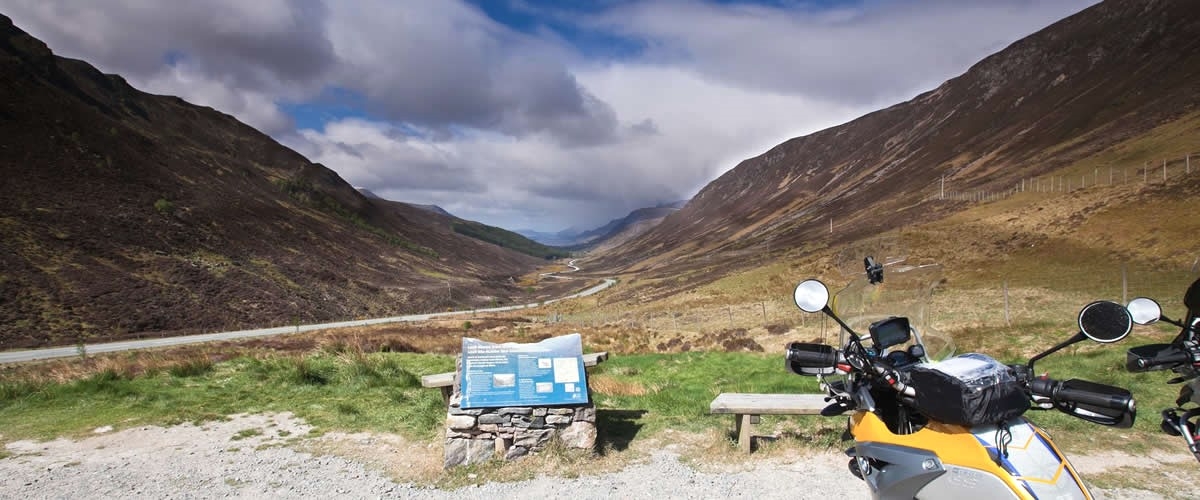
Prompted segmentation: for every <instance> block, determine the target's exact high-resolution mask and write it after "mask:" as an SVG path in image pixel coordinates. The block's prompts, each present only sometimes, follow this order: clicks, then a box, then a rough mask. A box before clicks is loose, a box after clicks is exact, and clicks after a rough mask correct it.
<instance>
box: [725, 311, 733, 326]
mask: <svg viewBox="0 0 1200 500" xmlns="http://www.w3.org/2000/svg"><path fill="white" fill-rule="evenodd" d="M725 307H726V310H727V311H729V328H731V329H732V328H733V306H725Z"/></svg>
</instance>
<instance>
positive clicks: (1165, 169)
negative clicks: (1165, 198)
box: [1163, 160, 1167, 184]
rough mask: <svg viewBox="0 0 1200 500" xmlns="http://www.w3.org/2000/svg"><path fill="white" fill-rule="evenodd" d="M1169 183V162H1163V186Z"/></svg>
mask: <svg viewBox="0 0 1200 500" xmlns="http://www.w3.org/2000/svg"><path fill="white" fill-rule="evenodd" d="M1166 183H1167V160H1163V184H1166Z"/></svg>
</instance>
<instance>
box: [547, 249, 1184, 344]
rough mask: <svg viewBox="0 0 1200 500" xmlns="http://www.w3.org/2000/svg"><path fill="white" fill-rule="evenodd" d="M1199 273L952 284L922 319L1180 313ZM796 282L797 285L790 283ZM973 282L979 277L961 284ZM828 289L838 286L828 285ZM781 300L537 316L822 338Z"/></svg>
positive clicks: (1159, 271) (826, 329)
mask: <svg viewBox="0 0 1200 500" xmlns="http://www.w3.org/2000/svg"><path fill="white" fill-rule="evenodd" d="M1198 276H1200V259H1197V261H1196V262H1195V263H1193V264H1192V265H1191V266H1178V265H1176V266H1158V267H1153V266H1147V265H1140V266H1138V265H1129V264H1117V265H1095V266H1088V265H1081V266H1079V267H1076V268H1072V269H1057V270H1055V271H1054V274H1053V275H1052V276H1051V275H1046V274H1042V273H1030V274H1010V275H1007V276H1002V277H1000V278H999V279H996V280H994V283H993V284H991V285H986V286H981V285H973V286H970V287H969V288H959V287H956V286H954V284H953V283H943V284H941V285H938V286H936V287H934V290H933V293H932V294H931V298H930V300H929V307H928V311H927V318H928V321H929V322H930V324H931V325H932V326H935V327H937V328H939V329H942V330H949V331H953V330H958V329H964V328H965V329H980V328H989V327H1011V326H1020V325H1029V324H1052V325H1067V324H1071V323H1073V322H1074V321H1075V319H1076V316H1077V315H1078V313H1079V310H1080V309H1082V308H1083V306H1084V305H1086V304H1088V303H1090V302H1093V301H1096V300H1111V301H1114V302H1118V303H1121V304H1125V303H1128V302H1129V300H1132V299H1133V298H1135V297H1139V296H1143V297H1151V298H1154V299H1155V300H1157V301H1158V302H1159V303H1160V304H1162V306H1163V310H1164V313H1165V314H1167V315H1168V316H1171V317H1179V316H1182V315H1183V313H1184V307H1183V304H1182V297H1183V293H1184V291H1185V290H1187V288H1188V286H1189V285H1190V284H1191V283H1192V282H1193V281H1195V280H1196V278H1197V277H1198ZM795 281H799V278H797V279H796V280H795ZM964 281H968V282H973V283H978V282H979V280H970V279H967V280H964ZM827 284H828V285H829V286H830V287H831V289H832V290H831V291H832V292H835V293H836V291H837V288H838V286H839V285H840V284H838V283H827ZM779 295H780V297H778V298H774V299H763V300H756V301H745V302H741V303H737V304H728V305H708V306H697V307H693V308H687V309H682V308H681V309H679V310H665V311H629V310H627V309H624V308H618V307H616V306H602V307H598V308H596V309H594V310H591V311H586V312H580V313H573V314H565V313H558V312H555V313H550V314H549V315H547V316H546V317H544V318H542V319H544V320H545V321H547V322H550V323H560V324H564V325H569V326H576V327H578V326H591V327H603V326H613V327H622V328H628V329H635V330H637V329H641V330H654V331H661V332H679V333H698V334H713V333H718V332H722V331H726V330H738V329H745V330H754V329H763V330H765V331H766V332H768V333H769V334H772V335H778V334H781V333H784V332H791V333H792V334H793V335H800V336H802V337H804V338H809V337H814V338H821V337H824V336H825V335H829V334H830V333H832V334H833V335H836V326H835V325H833V324H831V323H830V322H828V321H827V320H826V319H825V316H824V315H821V314H805V313H803V312H801V311H800V310H799V309H798V308H797V307H796V306H795V304H793V303H792V302H791V291H790V290H780V293H779Z"/></svg>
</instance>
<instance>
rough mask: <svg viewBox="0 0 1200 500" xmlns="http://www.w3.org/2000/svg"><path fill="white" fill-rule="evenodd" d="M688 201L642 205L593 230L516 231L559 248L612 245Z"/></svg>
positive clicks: (650, 224) (638, 232) (639, 231)
mask: <svg viewBox="0 0 1200 500" xmlns="http://www.w3.org/2000/svg"><path fill="white" fill-rule="evenodd" d="M686 203H687V200H683V201H676V202H672V203H660V204H659V205H657V206H654V207H646V208H639V209H637V210H634V211H632V212H630V213H629V214H628V215H626V216H625V217H621V218H619V219H613V220H611V221H608V223H607V224H605V225H603V226H600V227H597V228H593V229H578V228H573V227H572V228H568V229H564V230H562V231H559V232H557V233H546V232H540V231H534V230H532V229H518V230H517V231H516V232H517V233H519V234H521V235H522V236H525V237H527V238H529V239H532V240H534V241H537V242H539V243H544V244H546V245H553V246H559V247H571V248H576V249H593V248H598V247H600V246H602V245H603V246H604V247H606V248H607V247H609V246H613V245H615V243H606V242H619V241H625V240H627V239H629V238H632V237H633V236H635V235H637V234H640V233H642V232H644V231H646V230H647V229H649V228H651V227H654V225H655V224H657V223H658V222H659V221H661V220H662V219H663V218H664V217H666V216H667V215H670V214H671V213H673V212H675V211H676V210H678V209H679V208H680V207H682V206H683V205H684V204H686Z"/></svg>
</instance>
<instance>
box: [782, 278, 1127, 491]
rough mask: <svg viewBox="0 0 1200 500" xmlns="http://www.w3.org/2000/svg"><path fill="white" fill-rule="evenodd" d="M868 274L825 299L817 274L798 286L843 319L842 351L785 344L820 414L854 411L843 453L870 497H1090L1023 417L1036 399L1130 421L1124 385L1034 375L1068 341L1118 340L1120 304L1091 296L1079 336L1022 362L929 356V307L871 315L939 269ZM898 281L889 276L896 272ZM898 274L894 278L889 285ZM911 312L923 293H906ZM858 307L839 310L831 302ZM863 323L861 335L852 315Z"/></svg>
mask: <svg viewBox="0 0 1200 500" xmlns="http://www.w3.org/2000/svg"><path fill="white" fill-rule="evenodd" d="M865 264H866V267H867V277H866V278H865V279H863V278H861V277H860V278H859V279H857V280H854V281H852V282H851V284H850V285H849V286H847V287H846V288H845V289H843V290H842V291H841V292H839V293H838V294H837V296H835V297H832V300H831V297H830V294H829V288H828V287H827V286H826V285H825V284H824V283H822V282H820V281H818V280H813V279H809V280H805V281H803V282H801V283H800V284H799V285H797V286H796V289H795V292H794V299H795V303H796V305H797V306H798V307H799V308H800V309H801V310H803V311H804V312H807V313H817V312H821V313H824V314H825V315H826V316H828V317H829V318H831V319H832V320H833V321H834V322H835V323H836V324H837V325H838V326H839V327H840V332H841V333H840V336H841V339H840V340H841V341H840V342H839V345H841V346H842V347H841V348H835V347H833V346H830V345H827V344H824V343H803V342H792V343H790V344H788V346H787V352H786V355H785V357H786V365H787V368H788V369H789V370H790V371H791V372H792V373H795V374H798V375H806V376H816V377H818V378H819V379H820V382H821V386H822V387H823V388H824V389H825V390H826V391H827V393H828V396H827V397H826V401H828V402H830V404H829V406H827V407H826V408H825V409H824V410H823V411H822V413H821V414H822V415H824V416H827V417H833V416H838V415H843V414H846V413H850V417H849V419H848V423H847V425H848V429H847V432H848V435H849V438H851V439H853V441H854V446H853V447H852V448H850V449H848V450H846V454H847V455H848V456H849V457H850V461H849V463H848V464H847V465H848V467H849V469H850V472H851V473H852V474H853V475H854V476H855V477H857V478H859V479H861V480H863V481H864V482H866V483H867V485H868V487H869V488H870V491H871V494H872V496H873V497H874V498H921V499H940V498H947V499H949V498H956V499H957V498H1022V499H1024V498H1092V497H1091V494H1090V493H1089V492H1088V489H1087V487H1086V486H1085V485H1084V483H1083V481H1082V480H1080V478H1079V475H1078V474H1077V473H1076V472H1075V469H1074V468H1073V467H1072V466H1071V464H1070V463H1069V462H1068V461H1067V459H1066V458H1065V456H1064V454H1063V453H1062V452H1061V451H1059V449H1058V448H1057V447H1056V446H1055V445H1054V443H1053V442H1052V441H1051V439H1050V436H1049V435H1047V434H1046V433H1045V432H1044V431H1043V430H1041V429H1040V428H1038V427H1037V426H1035V425H1034V424H1033V423H1032V422H1030V421H1029V420H1027V419H1026V418H1024V416H1023V415H1024V413H1025V412H1026V410H1028V409H1030V408H1031V406H1035V407H1037V408H1043V409H1049V408H1054V409H1057V410H1060V411H1062V412H1064V413H1067V414H1069V415H1072V416H1075V417H1078V418H1081V419H1084V420H1087V421H1089V422H1094V423H1097V424H1100V425H1106V426H1114V427H1119V428H1128V427H1131V426H1132V425H1133V421H1134V419H1135V417H1136V407H1135V404H1134V399H1133V396H1132V395H1131V394H1130V392H1129V391H1128V390H1125V389H1122V388H1120V387H1113V386H1109V385H1104V384H1098V383H1094V382H1089V381H1085V380H1077V379H1071V380H1065V381H1060V380H1054V379H1051V378H1048V377H1045V376H1040V377H1038V376H1034V375H1033V374H1034V364H1035V362H1036V361H1038V360H1040V359H1042V358H1044V357H1045V356H1047V355H1049V354H1052V353H1054V352H1056V351H1058V350H1060V349H1063V348H1065V347H1067V346H1069V345H1072V344H1075V343H1078V342H1081V341H1083V340H1085V339H1091V340H1093V341H1096V342H1101V343H1111V342H1116V341H1119V340H1121V339H1122V338H1124V337H1125V336H1126V335H1128V334H1129V332H1130V330H1131V329H1132V326H1133V322H1132V320H1131V318H1130V314H1129V312H1128V311H1127V310H1126V308H1125V307H1123V306H1121V305H1120V304H1116V303H1113V302H1107V301H1097V302H1093V303H1091V304H1088V305H1087V306H1085V307H1084V308H1083V309H1082V310H1081V311H1080V313H1079V318H1078V325H1079V332H1078V333H1077V334H1075V335H1074V336H1072V337H1071V338H1069V339H1067V340H1066V341H1064V342H1062V343H1060V344H1058V345H1056V346H1054V347H1052V348H1050V349H1048V350H1046V351H1044V352H1042V353H1041V354H1038V355H1036V356H1033V357H1032V358H1030V359H1029V361H1028V362H1027V363H1026V364H1023V365H1005V364H1003V363H1000V362H998V361H996V360H994V359H992V358H991V357H988V356H986V355H984V354H978V353H970V354H962V355H957V356H954V355H952V354H953V349H952V348H948V347H946V346H945V343H943V345H942V346H941V347H940V348H938V349H940V350H941V351H943V352H944V353H948V354H950V356H949V357H947V358H946V359H943V360H940V361H937V360H932V359H931V356H930V354H931V350H930V349H927V342H930V341H931V340H932V337H933V336H932V335H929V332H930V330H929V329H926V331H924V332H922V331H921V329H920V328H916V327H914V325H915V324H919V323H922V322H924V315H925V313H926V310H925V308H924V307H921V306H919V305H918V306H917V307H916V308H915V314H916V316H915V318H913V319H914V320H913V321H910V318H909V317H908V316H903V315H890V314H887V313H880V312H879V311H878V309H879V307H874V306H878V305H880V304H883V303H884V301H882V300H881V296H882V295H883V294H884V292H886V291H887V290H888V288H889V287H890V288H893V289H897V290H900V291H902V292H905V293H907V294H909V295H910V296H912V295H916V296H921V295H927V294H928V291H929V289H931V287H929V289H927V288H926V287H927V286H928V285H910V284H905V283H904V281H905V280H904V279H903V278H904V276H905V274H904V273H905V272H909V273H913V274H914V275H916V276H918V277H920V278H921V279H917V280H915V281H917V282H924V281H929V279H931V277H936V275H937V272H936V271H937V268H933V269H931V267H932V266H917V267H913V266H908V267H901V268H898V271H897V272H894V273H890V274H892V275H893V277H890V278H889V280H890V281H889V283H888V284H887V285H885V284H884V283H883V266H882V265H881V264H879V263H877V262H875V261H874V260H873V259H871V258H870V257H868V258H867V260H866V262H865ZM893 278H894V279H893ZM896 282H900V283H896ZM902 303H905V304H907V306H908V308H909V309H913V305H914V304H920V303H921V300H917V299H911V297H910V300H907V301H902ZM833 305H836V306H837V307H838V309H839V310H840V309H860V310H861V311H857V312H859V314H856V315H855V317H853V318H851V317H849V316H847V317H846V318H843V317H842V316H841V315H839V314H838V313H835V312H834V310H833V307H832V306H833ZM856 322H857V323H859V324H861V325H863V326H865V327H866V329H867V333H868V335H869V336H868V337H865V338H864V337H863V336H862V335H860V334H859V333H858V331H857V329H856V328H854V327H853V326H852V325H851V323H856Z"/></svg>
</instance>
